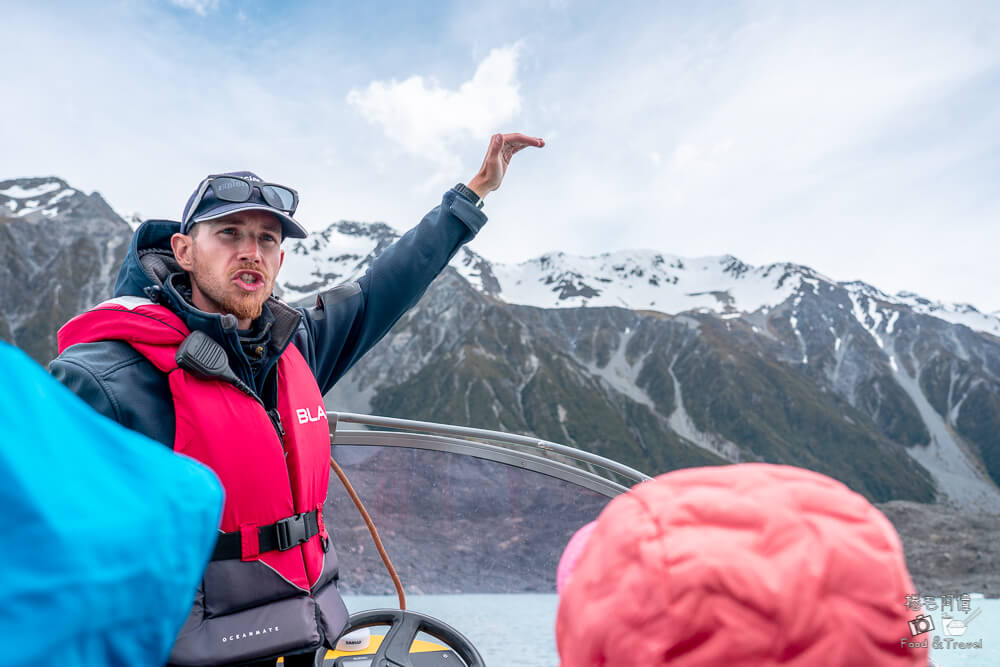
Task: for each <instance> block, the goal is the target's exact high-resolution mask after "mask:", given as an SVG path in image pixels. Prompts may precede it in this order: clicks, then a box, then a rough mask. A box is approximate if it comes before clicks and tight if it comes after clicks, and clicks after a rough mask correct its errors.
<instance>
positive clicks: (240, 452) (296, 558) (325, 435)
mask: <svg viewBox="0 0 1000 667" xmlns="http://www.w3.org/2000/svg"><path fill="white" fill-rule="evenodd" d="M189 333H190V331H189V330H188V328H187V326H186V325H185V324H184V323H183V321H182V320H181V319H180V318H179V317H178V316H177V315H175V314H174V313H173V312H171V311H170V310H169V309H167V308H165V307H163V306H159V305H155V304H153V303H151V302H149V301H147V300H145V299H140V298H137V297H125V298H121V299H114V300H112V301H108V302H105V303H102V304H100V305H98V306H96V307H95V308H93V309H92V310H90V311H88V312H85V313H83V314H81V315H79V316H77V317H75V318H73V319H72V320H70V321H69V322H68V323H66V325H65V326H63V327H62V329H60V331H59V336H58V341H59V352H60V353H62V351H63V350H64V349H65V348H67V347H69V346H70V345H75V344H77V343H87V342H96V341H105V340H120V341H125V342H127V343H129V344H130V345H131V346H132V347H133V348H135V349H136V350H137V351H138V352H139V353H140V354H142V355H143V356H144V357H146V359H148V360H149V361H150V362H151V363H152V364H153V365H154V366H155V367H156V368H158V369H159V370H160V371H162V372H164V373H166V374H167V375H168V378H169V382H170V391H171V393H172V395H173V401H174V409H175V412H176V438H175V440H174V451H176V452H177V453H179V454H185V455H187V456H190V457H192V458H194V459H197V460H199V461H201V462H202V463H204V464H206V465H207V466H209V467H210V468H211V469H212V470H214V471H215V473H216V474H217V475H218V476H219V479H220V481H221V482H222V485H223V487H224V488H225V494H226V496H225V506H224V508H223V512H222V521H221V524H220V526H219V529H220V530H221V531H223V532H226V533H231V532H239V533H240V534H241V537H242V560H243V561H254V560H259V561H260V562H262V563H264V564H266V565H267V566H269V567H271V568H272V569H274V570H275V571H276V572H278V573H279V574H280V575H281V576H282V577H283V578H284V579H286V580H287V581H288V582H290V583H292V584H294V585H295V586H297V587H298V588H300V589H303V590H304V591H310V590H311V589H312V587H313V586H314V585H315V584H316V583H317V581H318V580H319V578H320V575H321V573H322V572H323V566H324V558H325V552H324V549H323V541H325V540H327V539H328V535H327V532H326V529H325V527H324V526H323V519H322V517H323V512H322V510H323V502H324V500H325V499H326V493H327V484H328V482H329V476H330V467H329V461H330V432H329V426H328V422H327V419H326V414H325V411H324V409H323V397H322V395H321V393H320V390H319V387H318V386H317V384H316V379H315V378H314V377H313V374H312V372H311V371H310V369H309V366H308V365H307V363H306V361H305V359H304V358H303V357H302V354H301V353H300V352H299V350H298V349H296V347H295V346H294V345H289V346H288V347H287V348H286V349H285V352H284V353H283V354H282V355H281V358H280V359H279V360H278V365H277V372H278V388H279V389H278V405H277V409H278V414H279V415H280V417H281V423H282V424H283V425H284V429H285V436H284V438H283V439H282V438H281V437H279V435H278V433H277V431H276V429H275V427H274V425H273V424H272V422H271V419H270V417H269V416H268V414H267V412H266V411H265V409H264V407H263V406H262V405H261V404H260V403H258V402H257V401H255V400H253V399H252V398H251V397H250V396H247V395H246V394H244V393H243V392H242V391H240V390H239V389H237V388H236V387H234V386H233V385H231V384H229V383H227V382H224V381H221V380H219V381H206V380H199V379H197V378H196V377H194V376H193V375H191V374H190V373H188V372H187V371H185V370H184V369H181V368H179V367H178V365H177V362H176V361H175V358H174V357H175V355H176V353H177V348H178V347H179V346H180V344H181V343H182V342H183V341H184V339H185V338H186V337H187V335H188V334H189ZM312 510H318V512H317V514H318V517H319V528H320V532H319V534H318V535H314V536H313V537H312V538H310V539H309V540H308V541H307V542H305V543H303V544H301V545H298V546H295V547H292V548H291V549H288V550H287V551H277V550H275V551H267V552H264V553H259V545H258V538H257V528H258V527H259V526H266V525H269V524H273V523H275V522H277V521H279V520H281V519H285V518H287V517H290V516H292V515H295V514H299V513H303V512H309V511H312Z"/></svg>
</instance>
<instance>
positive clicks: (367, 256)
mask: <svg viewBox="0 0 1000 667" xmlns="http://www.w3.org/2000/svg"><path fill="white" fill-rule="evenodd" d="M397 238H399V234H397V233H396V232H395V231H394V230H393V229H392V228H390V227H389V226H388V225H385V224H382V223H357V222H347V221H340V222H335V223H333V224H332V225H330V226H329V227H327V228H326V229H324V230H321V231H318V232H312V233H310V234H309V237H308V238H305V239H295V241H294V242H289V243H288V244H287V245H286V246H285V263H284V265H283V266H282V269H281V279H280V281H279V283H280V286H281V290H282V298H283V299H285V300H286V301H289V302H295V301H299V300H302V299H306V298H309V297H311V296H313V295H315V294H316V293H317V292H319V291H322V290H323V289H326V288H329V287H333V286H334V285H336V284H339V283H342V282H347V281H349V280H354V279H356V278H358V277H359V276H360V275H361V274H363V273H364V272H365V270H366V269H367V268H368V266H369V265H370V264H371V261H372V260H373V259H374V258H375V256H376V255H377V254H378V253H380V252H381V251H382V250H383V249H384V248H385V247H387V246H388V245H389V244H391V243H392V242H393V241H395V240H396V239H397Z"/></svg>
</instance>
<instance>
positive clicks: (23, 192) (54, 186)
mask: <svg viewBox="0 0 1000 667" xmlns="http://www.w3.org/2000/svg"><path fill="white" fill-rule="evenodd" d="M78 193H79V190H75V189H73V188H71V187H70V186H69V185H67V184H66V182H65V181H63V180H61V179H58V178H30V179H17V180H16V181H0V215H4V216H7V217H14V218H27V217H28V216H31V215H32V214H39V215H40V216H44V217H46V218H54V217H55V216H56V215H58V214H59V213H60V212H62V210H63V206H60V203H61V202H64V200H66V199H67V198H69V197H72V196H73V195H74V194H78Z"/></svg>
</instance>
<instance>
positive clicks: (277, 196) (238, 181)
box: [181, 174, 299, 227]
mask: <svg viewBox="0 0 1000 667" xmlns="http://www.w3.org/2000/svg"><path fill="white" fill-rule="evenodd" d="M209 187H211V188H212V192H213V193H214V194H215V197H216V199H220V200H222V201H227V202H233V203H239V202H245V201H249V200H250V198H251V197H253V191H254V190H255V189H256V190H257V191H259V192H260V195H261V197H263V199H264V201H265V202H267V205H268V206H270V207H271V208H275V209H277V210H279V211H284V212H285V213H288V214H289V215H292V214H293V213H295V209H296V208H297V207H298V205H299V193H298V192H296V191H295V190H293V189H292V188H290V187H288V186H287V185H279V184H277V183H265V182H263V181H255V180H251V179H249V178H244V177H242V176H231V175H228V174H216V175H213V176H208V177H207V178H205V180H204V181H202V182H201V185H200V186H199V187H198V191H197V192H196V193H195V196H194V198H193V199H192V200H191V202H190V204H189V205H188V209H187V213H186V215H185V216H184V219H183V220H182V221H181V225H182V227H183V226H185V225H187V223H188V221H189V220H190V219H191V218H193V217H194V213H195V211H197V210H198V206H199V205H200V204H201V202H202V199H203V198H204V197H205V194H206V193H207V192H208V188H209Z"/></svg>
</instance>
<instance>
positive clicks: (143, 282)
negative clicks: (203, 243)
mask: <svg viewBox="0 0 1000 667" xmlns="http://www.w3.org/2000/svg"><path fill="white" fill-rule="evenodd" d="M180 231H181V223H179V222H176V221H173V220H147V221H146V222H144V223H142V224H141V225H140V226H139V228H138V229H137V230H135V233H134V234H132V241H131V242H130V243H129V246H128V252H127V253H126V254H125V259H124V260H123V261H122V266H121V268H120V269H119V270H118V280H117V281H116V282H115V296H116V297H119V296H141V297H146V296H148V295H147V294H146V288H148V287H153V286H157V287H159V286H160V285H161V283H162V280H160V279H159V278H157V277H156V276H155V275H150V273H148V272H147V271H146V269H145V268H143V266H142V262H140V261H139V257H140V252H144V251H149V250H161V251H165V252H167V253H170V257H171V258H172V257H173V251H172V249H171V247H170V237H171V236H173V235H174V234H177V233H178V232H180Z"/></svg>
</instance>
